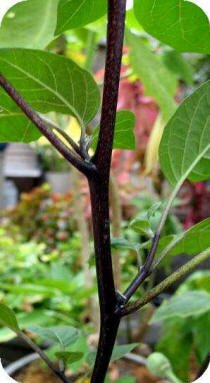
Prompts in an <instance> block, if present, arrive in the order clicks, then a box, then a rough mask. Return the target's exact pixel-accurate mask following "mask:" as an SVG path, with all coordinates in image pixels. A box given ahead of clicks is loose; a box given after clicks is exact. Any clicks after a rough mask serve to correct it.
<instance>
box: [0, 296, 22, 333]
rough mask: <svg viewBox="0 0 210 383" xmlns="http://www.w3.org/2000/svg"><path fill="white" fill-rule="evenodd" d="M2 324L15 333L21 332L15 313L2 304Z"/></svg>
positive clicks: (0, 307)
mask: <svg viewBox="0 0 210 383" xmlns="http://www.w3.org/2000/svg"><path fill="white" fill-rule="evenodd" d="M0 323H1V325H2V326H5V327H8V328H9V329H10V330H12V331H14V332H15V333H17V332H19V331H20V329H19V326H18V322H17V319H16V316H15V313H14V311H12V310H11V309H10V308H9V307H8V306H6V305H4V304H2V303H1V304H0Z"/></svg>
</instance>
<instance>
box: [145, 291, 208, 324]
mask: <svg viewBox="0 0 210 383" xmlns="http://www.w3.org/2000/svg"><path fill="white" fill-rule="evenodd" d="M209 311H210V294H209V293H207V292H206V291H203V290H200V291H199V290H198V291H188V292H186V293H184V294H180V295H175V296H174V297H172V298H171V299H170V300H169V301H167V302H164V303H163V304H162V305H161V306H160V307H159V308H158V309H157V310H156V311H155V314H154V315H153V318H152V322H156V321H162V320H166V319H168V318H175V317H180V318H188V317H191V316H196V315H202V314H204V313H206V312H209Z"/></svg>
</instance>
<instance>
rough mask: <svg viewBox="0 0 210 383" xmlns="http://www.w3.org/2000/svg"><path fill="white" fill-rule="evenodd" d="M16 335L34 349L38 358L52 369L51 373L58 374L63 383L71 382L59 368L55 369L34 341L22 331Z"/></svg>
mask: <svg viewBox="0 0 210 383" xmlns="http://www.w3.org/2000/svg"><path fill="white" fill-rule="evenodd" d="M17 335H18V336H19V337H20V338H21V339H23V340H24V342H26V343H27V344H28V345H29V346H30V347H31V349H32V350H34V351H35V352H36V353H37V354H38V355H39V356H40V358H41V359H42V360H43V361H44V362H45V363H46V365H47V366H48V367H49V368H50V369H51V370H52V371H53V373H54V374H55V375H56V376H58V377H59V378H60V379H61V381H62V382H63V383H71V380H69V379H67V377H66V376H65V374H64V373H63V372H62V371H61V370H60V369H57V368H56V367H55V366H54V364H53V363H52V362H51V360H50V359H49V358H48V356H47V355H46V354H45V353H44V352H43V351H42V350H41V349H40V348H39V346H37V344H36V343H34V342H33V341H32V340H31V338H29V337H28V336H27V335H26V334H25V333H24V332H22V331H19V332H18V333H17Z"/></svg>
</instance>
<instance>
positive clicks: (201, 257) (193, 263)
mask: <svg viewBox="0 0 210 383" xmlns="http://www.w3.org/2000/svg"><path fill="white" fill-rule="evenodd" d="M209 257H210V248H208V249H206V250H205V251H203V252H202V253H200V254H198V255H196V256H195V257H194V258H193V259H192V260H190V261H189V262H187V263H186V264H185V265H184V266H182V267H180V268H179V269H178V270H177V271H175V272H174V273H173V274H171V275H170V276H169V277H168V278H166V279H164V280H163V281H162V282H161V283H160V284H159V285H157V286H155V287H154V288H153V289H152V290H151V291H150V292H148V293H147V294H146V295H145V296H144V297H143V298H141V299H139V300H137V301H136V302H134V303H131V304H129V305H127V306H125V308H123V309H122V316H125V315H128V314H131V313H133V312H135V311H137V310H139V309H140V308H141V307H143V306H145V305H146V304H147V303H149V302H151V301H152V299H153V298H155V297H156V296H158V295H159V294H160V293H162V292H163V291H164V290H166V289H167V288H168V287H170V286H171V285H172V284H173V283H174V282H176V281H178V280H179V279H180V278H182V277H184V276H185V275H186V274H188V273H190V272H191V271H192V270H193V269H195V268H196V267H197V266H199V265H200V263H202V262H204V261H205V260H206V259H208V258H209Z"/></svg>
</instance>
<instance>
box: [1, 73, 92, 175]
mask: <svg viewBox="0 0 210 383" xmlns="http://www.w3.org/2000/svg"><path fill="white" fill-rule="evenodd" d="M0 85H1V86H2V88H4V90H5V91H6V92H7V94H8V95H9V96H10V97H11V98H12V99H13V101H14V102H15V103H16V104H17V105H18V106H19V108H20V109H21V110H22V111H23V113H24V114H25V115H26V116H27V117H28V118H29V120H30V121H32V122H33V123H34V125H36V127H37V128H38V129H39V130H40V132H41V133H42V134H43V135H44V136H45V137H46V138H47V139H48V141H50V142H51V144H52V145H53V146H54V147H55V148H56V149H57V150H58V151H59V152H60V153H61V154H62V156H63V157H64V158H66V160H67V161H68V162H70V163H71V164H72V165H73V166H75V168H77V169H78V170H80V171H81V172H82V173H83V174H85V175H89V174H90V173H91V172H93V171H94V167H93V165H92V164H90V163H88V162H85V161H83V160H81V159H80V158H79V157H78V156H77V155H75V154H74V153H73V152H72V151H71V150H70V149H69V148H67V146H66V145H65V144H64V143H63V142H62V141H61V140H60V139H59V138H58V137H57V136H56V134H54V133H53V131H52V130H51V129H50V128H49V127H48V126H47V124H46V123H45V122H44V121H43V120H42V119H41V117H40V116H39V115H38V113H36V112H35V111H34V110H33V109H32V108H31V107H30V105H28V104H27V102H26V101H25V100H24V99H23V98H22V96H21V95H20V94H19V93H18V92H17V90H16V89H15V88H14V87H13V86H12V85H11V84H10V83H9V82H8V81H7V79H6V78H5V77H4V76H3V75H0Z"/></svg>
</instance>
